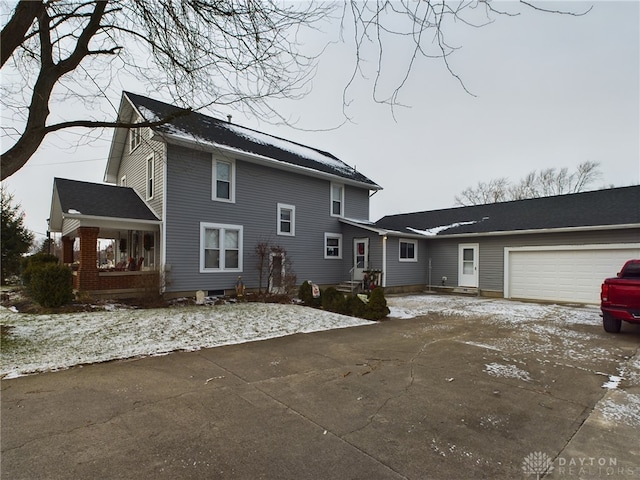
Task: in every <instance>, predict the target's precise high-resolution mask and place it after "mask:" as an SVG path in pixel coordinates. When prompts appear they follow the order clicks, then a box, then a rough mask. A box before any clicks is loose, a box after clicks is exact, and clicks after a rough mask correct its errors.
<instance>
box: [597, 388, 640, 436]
mask: <svg viewBox="0 0 640 480" xmlns="http://www.w3.org/2000/svg"><path fill="white" fill-rule="evenodd" d="M615 393H616V395H615V397H618V399H617V400H615V399H614V398H612V397H609V398H605V399H604V400H603V401H601V402H600V403H599V404H598V405H597V406H596V410H598V411H599V412H600V413H601V414H602V416H603V417H604V418H605V419H607V420H609V421H611V422H613V423H618V422H621V423H625V424H627V425H629V426H631V427H640V395H636V394H633V393H627V392H625V391H624V390H616V392H615Z"/></svg>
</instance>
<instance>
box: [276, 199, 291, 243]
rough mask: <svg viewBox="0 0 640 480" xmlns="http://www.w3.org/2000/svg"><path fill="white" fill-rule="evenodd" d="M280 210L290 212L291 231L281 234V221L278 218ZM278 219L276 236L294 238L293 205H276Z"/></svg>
mask: <svg viewBox="0 0 640 480" xmlns="http://www.w3.org/2000/svg"><path fill="white" fill-rule="evenodd" d="M282 210H291V231H290V232H283V231H282V230H280V228H281V226H282V223H281V222H282V220H281V217H280V213H281V212H282ZM277 213H278V218H277V222H278V223H277V226H278V227H277V228H278V235H284V236H287V237H295V236H296V206H295V205H287V204H286V203H278V212H277Z"/></svg>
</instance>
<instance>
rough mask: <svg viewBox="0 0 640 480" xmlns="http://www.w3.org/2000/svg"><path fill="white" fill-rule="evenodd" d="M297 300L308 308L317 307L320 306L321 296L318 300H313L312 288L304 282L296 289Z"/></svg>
mask: <svg viewBox="0 0 640 480" xmlns="http://www.w3.org/2000/svg"><path fill="white" fill-rule="evenodd" d="M298 298H299V299H300V300H302V303H304V304H305V305H306V306H308V307H319V306H320V305H321V298H322V295H320V298H313V288H312V287H311V284H310V283H309V282H308V281H306V280H305V281H304V282H303V283H302V285H300V288H299V289H298Z"/></svg>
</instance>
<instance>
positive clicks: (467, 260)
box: [458, 243, 479, 287]
mask: <svg viewBox="0 0 640 480" xmlns="http://www.w3.org/2000/svg"><path fill="white" fill-rule="evenodd" d="M478 249H479V246H478V244H477V243H461V244H460V245H458V286H459V287H477V286H478Z"/></svg>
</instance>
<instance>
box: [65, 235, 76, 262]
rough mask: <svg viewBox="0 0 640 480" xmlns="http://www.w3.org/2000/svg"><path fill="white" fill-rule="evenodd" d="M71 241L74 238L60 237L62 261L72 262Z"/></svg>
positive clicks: (73, 240)
mask: <svg viewBox="0 0 640 480" xmlns="http://www.w3.org/2000/svg"><path fill="white" fill-rule="evenodd" d="M73 242H75V238H71V237H62V263H73Z"/></svg>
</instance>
